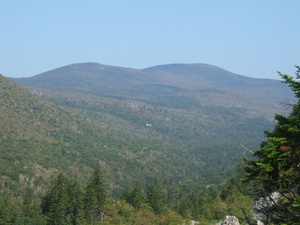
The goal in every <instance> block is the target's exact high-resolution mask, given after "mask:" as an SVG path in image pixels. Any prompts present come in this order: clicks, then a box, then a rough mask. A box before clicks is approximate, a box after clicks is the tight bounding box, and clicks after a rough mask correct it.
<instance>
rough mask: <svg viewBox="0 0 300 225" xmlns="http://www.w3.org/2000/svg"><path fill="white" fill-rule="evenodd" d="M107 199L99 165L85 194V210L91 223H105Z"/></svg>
mask: <svg viewBox="0 0 300 225" xmlns="http://www.w3.org/2000/svg"><path fill="white" fill-rule="evenodd" d="M106 198H107V194H106V187H105V181H104V175H103V172H102V170H101V169H100V165H99V163H97V166H96V169H95V170H94V172H93V173H92V176H91V178H90V180H89V182H88V185H87V187H86V194H85V208H86V211H87V216H88V218H89V221H90V222H91V223H94V221H100V222H101V221H103V219H104V214H105V212H104V206H105V203H106Z"/></svg>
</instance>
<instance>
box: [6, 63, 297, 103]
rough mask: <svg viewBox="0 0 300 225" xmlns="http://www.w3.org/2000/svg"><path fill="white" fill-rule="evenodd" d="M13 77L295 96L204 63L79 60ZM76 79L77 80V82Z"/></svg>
mask: <svg viewBox="0 0 300 225" xmlns="http://www.w3.org/2000/svg"><path fill="white" fill-rule="evenodd" d="M10 79H11V80H13V81H14V82H16V83H19V84H21V85H23V86H35V87H40V88H48V89H57V90H69V89H70V87H71V86H73V87H72V89H73V90H74V91H80V87H78V86H79V84H80V85H81V89H82V91H83V92H85V93H90V94H91V93H92V94H100V95H103V94H105V93H107V94H108V95H116V93H118V92H120V93H121V95H126V94H129V95H130V92H131V93H132V95H134V94H138V95H141V94H140V93H138V92H135V90H136V89H139V92H141V91H142V90H143V91H144V92H147V93H148V94H149V93H151V91H154V92H157V91H165V90H164V89H163V88H160V87H169V88H173V89H174V90H175V89H178V90H183V89H193V90H198V89H201V88H207V87H227V88H231V89H234V90H237V91H241V92H243V93H245V94H248V95H251V96H254V97H255V98H258V99H262V100H267V101H272V102H275V100H274V99H276V100H278V99H281V100H285V99H288V98H292V93H291V91H290V90H289V88H288V87H287V85H285V84H282V83H281V82H280V81H278V80H272V79H258V78H250V77H247V76H242V75H238V74H235V73H232V72H229V71H227V70H224V69H222V68H220V67H216V66H212V65H209V64H201V63H194V64H180V63H177V64H166V65H160V66H154V67H148V68H145V69H142V70H138V69H133V68H124V67H116V66H108V65H104V64H100V63H77V64H71V65H67V66H64V67H59V68H56V69H54V70H50V71H47V72H44V73H40V74H38V75H35V76H33V77H30V78H10ZM58 79H59V80H60V81H58ZM75 79H77V81H76V82H75V81H74V80H75ZM55 80H56V81H55ZM62 83H63V84H64V86H62ZM75 85H77V87H75ZM109 86H111V88H109ZM151 87H155V88H154V89H153V90H152V88H151ZM96 88H98V89H103V91H101V90H97V91H96V90H95V89H96ZM262 88H264V90H262ZM92 89H93V90H92ZM91 90H92V91H91ZM270 95H271V97H270Z"/></svg>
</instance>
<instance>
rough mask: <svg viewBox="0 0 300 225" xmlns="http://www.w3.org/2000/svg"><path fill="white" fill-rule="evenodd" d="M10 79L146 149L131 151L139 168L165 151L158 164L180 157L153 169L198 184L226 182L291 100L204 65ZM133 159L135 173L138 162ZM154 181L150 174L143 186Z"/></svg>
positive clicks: (267, 85) (95, 67) (270, 83)
mask: <svg viewBox="0 0 300 225" xmlns="http://www.w3.org/2000/svg"><path fill="white" fill-rule="evenodd" d="M12 80H13V81H14V82H17V83H19V84H21V85H24V86H25V87H27V88H28V89H29V90H31V92H32V93H34V94H37V95H39V96H41V97H43V98H45V99H48V100H50V101H51V102H54V103H55V104H58V105H61V106H64V107H66V108H68V109H69V110H71V111H73V112H75V113H78V114H81V115H82V116H84V117H86V118H88V119H89V120H90V121H93V122H94V123H95V124H97V125H99V126H101V127H103V128H105V130H109V131H112V132H115V134H114V135H115V136H116V137H119V136H121V137H124V138H123V139H122V140H123V143H124V142H125V143H127V144H128V145H131V146H139V147H131V148H132V149H133V148H135V149H144V150H143V151H141V150H134V152H136V153H137V152H139V155H140V156H139V157H142V158H144V159H143V160H142V164H140V165H141V167H142V168H144V169H146V170H147V168H148V166H149V165H148V164H146V162H145V160H149V158H151V156H150V155H151V154H149V151H145V149H148V148H149V149H152V150H155V152H159V154H161V153H162V152H163V154H162V155H160V156H161V157H162V158H166V159H168V156H170V155H173V157H175V158H176V157H177V156H178V158H176V160H175V161H173V160H170V161H169V160H165V161H161V162H159V163H158V164H153V167H156V168H157V169H155V170H153V171H157V172H158V171H160V170H161V169H163V170H164V171H165V173H168V172H167V171H168V170H166V169H165V167H168V168H169V167H170V168H173V169H174V171H176V175H175V174H174V173H173V172H174V171H173V172H170V174H169V175H171V174H173V175H171V176H172V177H173V176H175V177H176V179H175V180H176V182H178V178H179V177H180V179H179V180H185V181H193V182H195V181H196V182H198V181H201V182H200V183H203V184H204V183H205V184H212V183H218V182H222V181H223V179H224V178H225V177H229V176H230V175H231V174H232V173H233V171H234V166H232V165H234V164H235V163H236V162H237V161H238V160H239V159H240V158H241V157H242V156H245V155H247V154H249V150H254V149H256V148H258V147H259V144H260V141H261V140H262V139H263V138H264V134H263V132H262V131H263V130H265V129H271V128H272V126H273V124H274V113H281V114H282V113H283V114H285V113H287V111H285V110H284V109H283V108H282V107H281V106H280V105H279V101H285V100H286V99H287V98H290V97H291V96H292V93H291V91H290V90H289V89H288V87H287V86H286V85H284V84H281V83H280V81H275V80H264V79H254V78H248V77H245V76H241V75H236V74H234V73H231V72H229V71H226V70H223V69H221V68H218V67H214V66H210V65H206V64H172V65H164V66H157V67H151V68H147V69H144V70H137V69H130V68H122V67H114V66H107V65H102V64H97V63H80V64H73V65H69V66H65V67H61V68H57V69H54V70H51V71H48V72H45V73H42V74H40V75H37V76H33V77H30V78H21V79H12ZM122 145H123V144H120V145H119V146H120V147H121V148H123V146H122ZM144 145H145V146H146V147H145V146H144ZM140 146H142V147H140ZM132 149H130V150H129V152H132ZM150 152H151V151H150ZM123 154H124V153H123ZM159 154H158V155H159ZM141 155H142V156H141ZM130 158H132V161H131V163H130V165H132V166H133V167H136V166H137V165H139V163H141V161H137V159H136V158H134V157H133V156H130ZM171 158H172V157H171ZM114 161H117V160H116V159H114ZM174 163H175V164H174ZM177 163H179V165H180V166H179V165H177ZM117 164H118V163H117ZM154 165H155V166H154ZM123 168H124V166H123ZM159 168H160V169H159ZM121 173H122V172H121ZM157 175H158V176H157ZM130 176H131V177H136V178H138V177H139V176H138V175H137V174H135V173H131V174H130ZM156 176H157V177H160V175H159V174H155V172H154V173H153V174H152V175H151V176H150V177H152V178H147V180H148V181H151V179H153V177H156ZM146 177H148V176H146ZM142 179H145V177H142Z"/></svg>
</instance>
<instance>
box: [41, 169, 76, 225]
mask: <svg viewBox="0 0 300 225" xmlns="http://www.w3.org/2000/svg"><path fill="white" fill-rule="evenodd" d="M81 196H82V192H81V190H80V187H79V183H78V181H77V179H74V180H70V179H69V178H68V177H66V176H64V175H63V174H62V173H60V174H59V175H58V177H57V178H56V180H55V181H54V183H53V185H52V187H51V188H50V190H49V191H48V192H47V193H46V195H45V196H44V197H43V198H42V213H43V214H44V215H45V216H46V217H47V224H51V225H55V224H59V225H60V224H78V219H79V217H80V211H81V208H82V200H81V199H82V197H81Z"/></svg>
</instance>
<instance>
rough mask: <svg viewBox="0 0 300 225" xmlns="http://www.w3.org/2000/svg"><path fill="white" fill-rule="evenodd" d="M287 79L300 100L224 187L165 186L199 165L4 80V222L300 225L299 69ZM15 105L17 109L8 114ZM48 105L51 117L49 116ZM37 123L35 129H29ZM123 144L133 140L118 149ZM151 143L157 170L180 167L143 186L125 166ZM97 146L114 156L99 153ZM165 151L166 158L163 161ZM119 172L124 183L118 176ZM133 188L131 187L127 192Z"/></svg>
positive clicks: (0, 200)
mask: <svg viewBox="0 0 300 225" xmlns="http://www.w3.org/2000/svg"><path fill="white" fill-rule="evenodd" d="M280 75H281V76H282V78H283V82H285V83H287V84H288V85H289V86H290V88H291V89H292V91H293V92H294V94H295V97H296V98H297V100H298V102H297V103H296V104H290V103H287V106H289V107H290V108H291V112H290V113H289V114H288V115H275V118H276V121H277V122H276V124H275V127H274V129H273V131H266V137H267V139H266V140H262V143H261V147H260V148H259V149H258V150H257V151H254V152H253V153H252V156H253V157H245V158H244V159H242V158H240V161H236V162H235V163H232V164H231V165H230V166H232V167H234V170H235V173H234V174H233V175H232V176H231V177H229V178H228V179H224V180H223V182H222V183H218V182H215V183H212V180H210V181H209V183H207V182H205V181H204V180H203V179H199V180H198V181H197V182H190V183H189V182H188V180H184V179H182V180H181V178H180V177H176V176H174V177H171V179H167V180H164V178H167V177H168V178H169V174H171V173H172V172H175V173H176V169H178V165H180V167H179V168H184V165H188V162H191V161H192V160H191V159H192V158H187V160H186V161H185V160H184V159H181V156H182V155H180V153H179V152H176V151H175V152H172V154H171V155H170V154H169V153H168V151H167V150H168V148H169V147H170V146H168V143H165V145H164V147H165V151H155V148H154V147H153V145H150V144H149V142H146V141H145V140H144V139H138V138H137V137H136V138H137V139H136V140H137V141H133V140H134V137H132V136H130V135H129V134H122V135H123V136H118V135H117V134H118V133H117V131H115V130H109V129H108V128H107V130H105V129H104V128H106V127H99V126H100V125H99V124H97V123H93V122H91V121H89V120H86V118H84V117H81V116H79V115H78V114H75V113H74V111H76V110H74V109H73V112H71V111H68V110H66V109H65V108H61V107H59V106H57V105H54V104H53V103H50V102H48V101H46V100H44V99H41V98H40V97H38V96H35V97H32V95H31V94H30V93H29V92H28V91H26V90H25V89H23V88H21V87H18V86H17V85H15V84H12V83H11V82H10V81H8V80H7V79H6V78H1V79H0V84H1V89H0V94H1V99H0V101H1V108H0V109H1V115H0V116H1V121H4V122H3V123H2V124H3V128H2V129H1V131H0V132H1V133H0V134H1V143H0V147H1V153H2V155H1V158H0V159H1V179H0V224H16V225H25V224H33V225H34V224H36V225H37V224H45V225H46V224H51V225H52V224H162V225H163V224H190V221H191V220H194V221H198V222H199V223H200V224H216V223H217V222H219V221H223V220H224V218H225V216H226V215H234V216H236V217H237V218H238V219H239V221H240V223H241V224H250V225H251V224H256V223H257V222H256V221H257V220H261V221H263V222H264V224H300V223H299V220H300V179H299V177H300V176H299V175H300V174H299V172H300V169H299V168H300V167H299V156H300V144H299V137H300V127H299V125H300V82H299V79H300V68H299V67H297V72H296V75H297V77H296V78H293V77H291V76H288V75H285V74H280ZM27 99H31V101H30V102H28V100H27ZM12 105H15V106H14V107H13V109H14V111H9V109H11V108H12ZM44 107H45V109H46V110H48V113H47V114H44V113H43V112H44V111H43V110H44ZM48 107H49V108H48ZM50 109H51V111H50V112H49V110H50ZM51 114H55V118H57V120H61V121H52V122H51V123H50V124H51V126H50V127H49V123H48V121H49V120H51V119H52V118H53V117H51V116H49V115H51ZM32 115H34V117H35V118H31V117H32ZM14 117H17V119H16V118H14ZM37 118H39V119H38V120H37ZM30 123H35V126H32V124H31V126H28V124H30ZM64 123H65V125H63V124H64ZM61 127H63V130H61ZM91 133H93V135H92V136H90V134H91ZM79 136H80V137H81V138H79ZM82 136H83V137H84V138H82ZM122 137H123V138H125V139H126V138H130V141H129V142H128V141H124V140H123V141H120V140H122ZM139 138H141V137H139ZM99 140H100V141H99ZM143 140H144V141H145V143H148V146H149V148H152V150H151V151H150V153H152V155H151V154H150V156H149V155H148V157H146V158H144V159H143V160H147V159H151V160H153V161H152V164H153V165H155V161H156V160H158V161H159V160H163V159H166V158H168V157H170V160H174V161H178V162H176V163H178V164H177V165H176V164H175V166H174V168H173V167H171V166H170V165H171V164H170V165H166V166H170V167H168V170H166V171H161V174H160V175H161V176H156V177H148V178H145V177H147V175H143V174H147V171H143V172H141V173H139V174H136V173H135V174H136V175H135V176H137V177H136V179H132V177H130V175H131V172H132V173H133V167H131V170H128V167H124V166H123V164H122V163H124V162H123V161H122V160H125V163H126V164H127V165H130V163H133V162H136V161H130V159H132V157H133V156H135V157H137V155H138V156H140V154H141V153H140V154H138V152H135V153H136V155H134V154H133V153H134V149H138V148H139V147H138V148H135V147H134V145H137V146H139V145H140V141H141V142H142V141H143ZM131 141H132V142H131ZM45 143H47V144H46V145H45ZM120 143H122V148H123V147H124V148H125V149H126V148H128V150H127V154H128V155H127V157H122V156H121V155H120V154H118V153H119V151H118V149H119V146H118V145H119V144H120ZM124 143H126V145H125V144H124ZM145 143H144V142H143V145H144V153H145V154H147V151H145V150H146V149H147V148H146V147H145V145H146V144H145ZM150 143H151V142H150ZM158 144H159V143H158ZM108 145H110V146H109V149H108V147H107V146H108ZM45 146H46V147H47V148H46V149H43V147H45ZM105 146H106V147H105ZM150 146H151V147H150ZM99 148H101V149H108V150H107V151H101V152H99ZM149 148H148V149H149ZM158 148H161V145H157V149H158ZM87 149H89V152H87ZM129 149H131V151H132V149H133V151H132V152H131V151H129ZM124 152H126V151H124ZM162 153H164V157H163V158H160V157H158V156H159V155H160V154H162ZM99 154H101V156H102V157H101V156H99ZM148 154H149V153H148ZM44 156H45V157H46V158H44ZM103 156H104V157H103ZM109 157H111V158H114V159H115V158H118V157H119V159H120V162H119V164H118V165H109V161H110V160H108V159H109ZM155 157H157V158H155ZM171 157H173V158H171ZM219 157H220V156H219ZM100 159H101V160H100ZM105 161H107V163H105ZM117 161H118V160H116V162H117ZM36 162H39V164H37V163H36ZM152 164H150V165H152ZM53 165H56V166H53ZM157 165H163V164H162V163H161V164H157ZM193 165H196V164H193ZM193 165H192V166H193ZM234 165H236V166H234ZM176 167H177V168H176ZM54 168H57V169H56V170H55V169H54ZM122 168H126V170H127V171H126V173H122ZM129 168H130V167H129ZM137 168H139V167H134V169H137ZM140 168H142V166H141V167H140ZM150 168H151V166H150ZM153 168H154V166H153ZM164 169H166V168H156V170H164ZM111 170H113V171H114V172H115V174H117V175H118V176H116V177H114V176H113V175H112V174H114V173H111ZM149 171H151V169H149ZM170 171H171V172H170ZM191 171H193V170H191ZM195 173H196V170H195ZM183 175H184V174H183ZM126 176H128V178H126ZM143 176H144V177H143ZM124 177H125V178H124ZM138 178H140V179H138ZM118 179H119V181H118ZM172 179H173V180H172ZM174 179H178V181H176V180H175V181H174ZM190 179H191V178H190ZM215 179H216V178H215ZM182 181H184V182H182ZM126 182H131V184H130V185H128V183H127V185H125V183H126ZM121 186H122V188H120V187H121ZM116 190H117V191H116ZM183 193H185V194H183Z"/></svg>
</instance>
